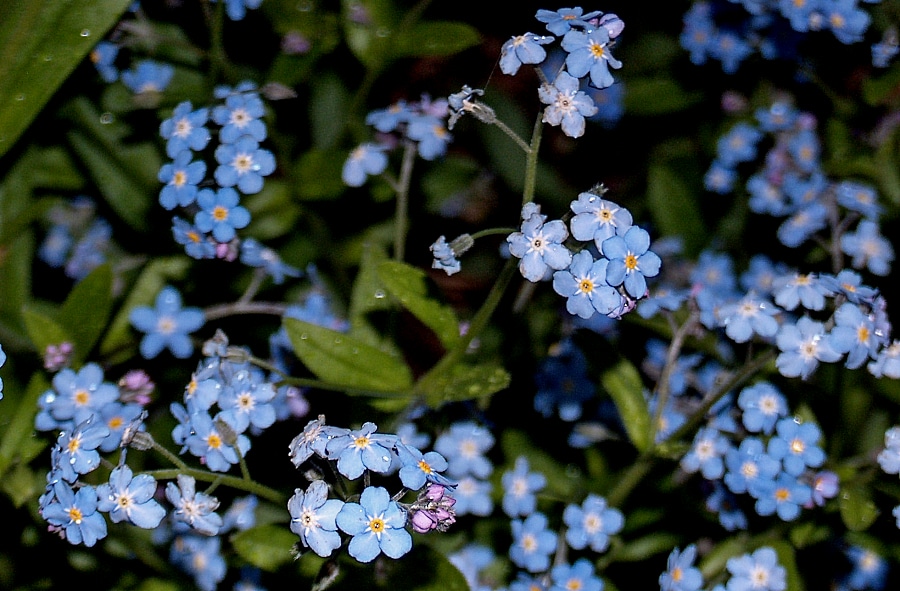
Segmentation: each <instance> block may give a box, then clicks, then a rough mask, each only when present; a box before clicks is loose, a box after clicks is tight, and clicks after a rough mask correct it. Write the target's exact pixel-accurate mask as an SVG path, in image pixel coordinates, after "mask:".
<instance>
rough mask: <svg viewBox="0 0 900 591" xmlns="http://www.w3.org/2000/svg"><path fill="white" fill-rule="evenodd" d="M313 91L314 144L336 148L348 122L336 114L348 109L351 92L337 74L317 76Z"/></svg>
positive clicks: (311, 123) (311, 127) (312, 131)
mask: <svg viewBox="0 0 900 591" xmlns="http://www.w3.org/2000/svg"><path fill="white" fill-rule="evenodd" d="M311 91H312V96H310V121H309V123H310V131H311V133H312V140H313V145H314V146H315V147H316V148H319V149H324V150H331V149H334V148H336V147H337V146H338V145H339V142H340V140H341V136H342V135H343V132H344V126H345V125H346V124H347V121H346V119H345V118H344V117H335V116H334V114H335V113H344V112H346V111H347V110H348V105H349V103H350V100H351V97H350V93H349V92H348V91H347V89H346V88H345V87H344V84H343V82H342V81H341V79H340V78H339V77H338V76H336V75H330V76H329V75H325V76H319V77H316V78H315V79H314V81H313V83H312V88H311ZM341 164H343V162H341ZM311 178H316V177H311ZM338 178H339V177H338Z"/></svg>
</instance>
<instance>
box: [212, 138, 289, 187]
mask: <svg viewBox="0 0 900 591" xmlns="http://www.w3.org/2000/svg"><path fill="white" fill-rule="evenodd" d="M215 157H216V162H218V163H219V166H217V167H216V170H215V172H213V176H214V177H215V179H216V182H217V183H219V186H221V187H235V186H236V187H237V188H238V189H239V190H240V191H241V193H244V194H245V195H252V194H255V193H259V192H260V191H262V187H263V177H264V176H269V175H270V174H272V173H273V172H274V171H275V156H274V155H273V154H272V152H270V151H268V150H265V149H263V148H260V147H259V142H258V141H257V140H256V138H254V137H252V136H249V135H243V136H241V137H239V138H238V139H237V140H235V141H234V142H233V143H230V144H224V143H223V144H219V147H218V148H216V151H215ZM198 198H199V197H198Z"/></svg>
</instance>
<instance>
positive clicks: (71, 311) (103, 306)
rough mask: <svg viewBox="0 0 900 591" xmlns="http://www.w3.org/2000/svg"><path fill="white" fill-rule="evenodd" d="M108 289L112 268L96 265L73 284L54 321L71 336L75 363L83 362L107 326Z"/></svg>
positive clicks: (109, 305) (111, 279)
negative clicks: (76, 361)
mask: <svg viewBox="0 0 900 591" xmlns="http://www.w3.org/2000/svg"><path fill="white" fill-rule="evenodd" d="M112 285H113V272H112V267H111V266H110V265H109V264H103V265H100V266H98V267H96V268H95V269H94V270H92V271H91V272H90V273H89V274H88V275H87V276H85V277H84V278H83V279H82V280H81V281H79V282H78V283H76V284H75V287H73V288H72V291H71V292H69V295H68V296H67V297H66V300H65V301H64V302H63V304H62V307H61V308H60V310H59V317H58V320H59V322H60V324H62V326H63V327H65V329H66V332H68V333H69V334H70V335H72V344H73V345H74V346H75V356H76V358H77V359H84V358H85V357H86V356H87V354H88V353H89V352H90V351H91V349H93V348H94V345H95V344H96V343H97V341H98V340H99V339H100V335H101V334H103V329H104V328H106V324H107V323H108V322H109V315H110V313H111V312H112V300H113V293H112V289H113V288H112Z"/></svg>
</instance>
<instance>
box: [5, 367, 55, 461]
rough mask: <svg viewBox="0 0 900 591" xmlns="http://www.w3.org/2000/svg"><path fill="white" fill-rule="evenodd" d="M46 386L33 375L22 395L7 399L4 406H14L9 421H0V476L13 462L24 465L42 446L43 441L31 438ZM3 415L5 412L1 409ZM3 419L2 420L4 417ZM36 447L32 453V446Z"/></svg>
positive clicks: (45, 382)
mask: <svg viewBox="0 0 900 591" xmlns="http://www.w3.org/2000/svg"><path fill="white" fill-rule="evenodd" d="M49 387H50V384H49V383H48V382H47V380H46V378H44V376H43V374H41V373H37V372H36V373H35V374H34V375H32V377H31V380H29V382H28V387H27V388H26V389H25V395H24V396H21V397H20V396H12V395H10V396H7V397H6V398H4V400H3V404H4V405H12V404H16V403H15V401H16V400H17V401H18V404H16V409H15V412H14V413H11V414H10V419H9V421H8V422H7V421H5V420H4V421H3V429H2V437H0V476H3V475H4V473H5V472H6V470H7V469H8V468H9V467H10V466H12V465H13V464H14V463H16V462H17V461H18V462H28V461H29V460H31V459H32V458H33V457H35V456H36V455H37V451H39V450H40V449H43V448H44V447H46V445H47V444H46V442H44V441H43V440H41V439H39V438H35V437H34V417H35V415H37V412H38V399H39V398H40V397H41V394H43V393H44V392H45V391H46V390H47V389H48V388H49ZM4 414H6V409H4ZM4 418H5V417H4ZM35 444H38V445H39V448H38V450H37V451H36V450H35V449H34V445H35Z"/></svg>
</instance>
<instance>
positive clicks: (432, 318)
mask: <svg viewBox="0 0 900 591" xmlns="http://www.w3.org/2000/svg"><path fill="white" fill-rule="evenodd" d="M378 277H379V278H381V281H382V282H383V283H384V286H385V288H386V289H387V290H388V291H389V292H390V293H391V295H393V296H394V297H396V298H397V299H398V300H399V301H400V304H401V305H402V306H403V307H404V308H406V309H407V310H409V311H410V312H411V313H412V314H413V316H415V317H416V318H418V319H419V320H420V321H421V322H422V323H423V324H424V325H425V326H427V327H428V328H430V329H431V330H433V331H434V333H435V335H437V337H438V339H440V341H441V343H442V344H443V345H444V347H446V348H448V349H449V348H451V347H453V346H454V345H455V344H456V342H457V341H458V340H459V320H457V319H456V314H454V313H453V310H451V309H450V308H449V307H448V306H445V305H443V304H441V303H440V302H438V301H437V300H434V299H432V298H430V297H429V296H428V293H427V292H428V286H427V284H426V283H425V272H424V271H422V270H421V269H419V268H417V267H413V266H411V265H407V264H405V263H401V262H398V261H385V262H383V263H381V264H380V265H378Z"/></svg>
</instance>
